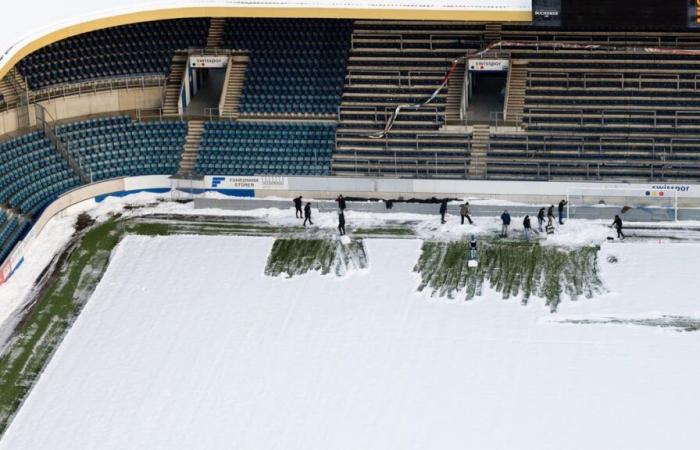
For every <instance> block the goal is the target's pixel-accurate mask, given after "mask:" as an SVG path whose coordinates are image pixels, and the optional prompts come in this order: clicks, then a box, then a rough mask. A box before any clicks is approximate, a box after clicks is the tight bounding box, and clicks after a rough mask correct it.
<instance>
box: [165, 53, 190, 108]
mask: <svg viewBox="0 0 700 450" xmlns="http://www.w3.org/2000/svg"><path fill="white" fill-rule="evenodd" d="M186 66H187V54H186V53H184V52H177V53H175V55H174V56H173V60H172V62H171V64H170V74H169V75H168V79H167V80H166V83H165V91H164V94H163V115H164V116H166V117H173V116H178V115H179V112H178V103H179V101H180V88H181V87H182V77H183V76H184V74H185V69H186Z"/></svg>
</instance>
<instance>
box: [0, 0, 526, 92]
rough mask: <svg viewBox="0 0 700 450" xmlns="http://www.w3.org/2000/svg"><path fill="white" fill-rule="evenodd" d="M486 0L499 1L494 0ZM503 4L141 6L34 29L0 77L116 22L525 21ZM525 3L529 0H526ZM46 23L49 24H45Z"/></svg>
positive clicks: (5, 57) (6, 58)
mask: <svg viewBox="0 0 700 450" xmlns="http://www.w3.org/2000/svg"><path fill="white" fill-rule="evenodd" d="M490 3H499V2H498V0H496V1H492V2H490ZM500 3H501V4H503V3H509V4H511V6H512V9H507V7H504V6H502V5H501V6H500V7H497V6H495V7H493V8H488V7H485V8H483V9H454V8H452V9H451V8H435V9H424V8H355V7H346V8H343V7H313V8H312V7H305V6H292V7H277V6H173V7H162V8H157V9H151V10H145V11H131V12H122V13H116V14H113V15H105V16H101V17H99V16H98V17H94V18H90V19H87V20H84V21H80V22H76V23H73V24H70V25H64V26H61V27H58V28H56V27H54V28H50V29H49V30H48V31H44V32H41V33H37V34H33V35H32V36H30V37H27V38H24V39H22V40H20V41H19V42H17V43H15V44H13V45H11V46H9V48H7V49H5V50H6V51H4V54H2V55H0V79H2V78H3V77H5V75H7V73H8V72H9V71H10V70H11V69H12V68H13V67H14V66H15V65H16V64H17V62H19V61H20V60H21V59H22V58H24V57H25V56H27V55H29V54H31V53H33V52H34V51H36V50H38V49H40V48H42V47H45V46H47V45H49V44H52V43H54V42H57V41H60V40H63V39H66V38H69V37H71V36H75V35H78V34H82V33H87V32H90V31H96V30H100V29H103V28H110V27H115V26H121V25H129V24H134V23H140V22H150V21H155V20H168V19H188V18H196V17H213V18H228V17H232V18H233V17H244V18H246V17H249V18H315V19H383V20H446V21H447V20H449V21H471V22H489V21H493V22H529V21H530V20H531V19H532V11H531V9H522V8H518V6H515V5H513V4H514V3H522V1H519V2H518V1H517V0H516V1H512V0H511V1H506V2H503V1H501V2H500ZM527 3H529V2H527ZM47 28H48V27H47Z"/></svg>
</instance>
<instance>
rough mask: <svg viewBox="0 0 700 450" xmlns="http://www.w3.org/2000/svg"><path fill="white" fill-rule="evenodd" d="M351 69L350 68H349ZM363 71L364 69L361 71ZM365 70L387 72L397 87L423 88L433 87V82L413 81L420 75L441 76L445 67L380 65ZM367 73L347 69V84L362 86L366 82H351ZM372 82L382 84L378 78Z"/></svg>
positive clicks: (363, 77)
mask: <svg viewBox="0 0 700 450" xmlns="http://www.w3.org/2000/svg"><path fill="white" fill-rule="evenodd" d="M351 70H352V69H351ZM363 72H365V71H363ZM366 72H372V73H373V74H375V73H381V74H387V75H391V76H393V78H394V79H393V80H391V81H392V83H391V84H396V87H399V88H413V87H423V88H425V89H434V88H435V84H434V83H433V84H426V85H422V84H421V85H419V84H416V83H414V81H415V80H416V79H417V78H418V77H421V76H428V75H433V76H435V77H436V79H437V78H438V77H443V76H444V75H445V69H436V68H430V67H426V68H425V69H407V70H396V69H385V68H381V67H377V68H376V69H374V68H373V69H371V70H367V71H366ZM366 77H367V75H366V74H365V73H356V72H352V71H349V72H348V74H347V80H348V86H364V85H366V84H367V83H359V84H357V82H355V83H356V84H353V80H358V79H367V78H366ZM373 82H374V84H384V82H382V81H378V80H373Z"/></svg>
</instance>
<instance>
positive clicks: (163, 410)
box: [0, 236, 700, 450]
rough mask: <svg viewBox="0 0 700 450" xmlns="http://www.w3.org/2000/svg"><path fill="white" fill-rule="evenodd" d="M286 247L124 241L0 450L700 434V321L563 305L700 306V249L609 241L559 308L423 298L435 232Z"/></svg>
mask: <svg viewBox="0 0 700 450" xmlns="http://www.w3.org/2000/svg"><path fill="white" fill-rule="evenodd" d="M272 242H273V240H272V238H252V237H213V236H210V237H205V236H177V237H161V238H145V237H128V238H126V239H125V240H124V241H123V242H122V243H121V244H120V245H119V246H118V248H117V249H116V251H115V255H114V259H113V261H112V263H111V265H110V267H109V268H108V270H107V273H106V274H105V277H104V278H103V280H102V282H101V283H100V285H99V286H98V288H97V290H96V292H95V293H94V295H93V297H92V299H91V300H90V302H89V303H88V304H87V306H86V307H85V309H84V311H83V313H82V314H81V316H80V317H79V318H78V319H77V321H76V322H75V325H74V326H73V328H72V329H71V330H70V332H69V333H68V335H67V337H66V339H65V341H64V342H63V343H62V345H61V346H60V348H59V350H58V351H57V353H56V355H55V357H54V358H53V359H52V361H51V362H50V363H49V365H48V367H47V369H46V371H45V372H44V373H43V375H42V376H41V378H40V380H39V381H38V382H37V384H36V386H35V388H34V390H33V391H32V392H31V394H30V395H29V397H28V399H27V401H26V403H25V404H24V405H23V407H22V408H21V410H20V411H19V413H18V414H17V416H16V418H15V420H14V421H13V422H12V424H11V425H10V427H9V428H8V430H7V432H6V434H5V436H4V438H3V439H2V441H1V442H0V449H2V450H29V449H32V450H34V449H53V450H64V449H65V450H68V449H70V450H80V449H91V450H92V449H100V450H112V449H114V450H116V449H120V450H121V449H149V450H155V449H168V450H178V449H255V450H262V449H285V450H292V449H300V450H302V449H303V450H316V449H318V450H321V449H322V450H330V449H332V450H341V449H348V450H358V449H362V450H373V449H377V450H390V449H400V450H406V449H421V450H425V449H441V450H442V449H460V450H463V449H508V450H514V449H533V450H546V449H552V450H562V449H567V450H575V449H582V450H584V449H585V450H591V449H634V450H642V449H654V450H658V449H663V448H674V449H696V448H697V432H696V430H697V419H698V402H697V399H698V398H700V383H698V380H699V379H700V359H699V358H698V355H700V333H688V332H678V331H674V330H673V329H669V328H655V327H643V326H632V325H611V324H604V325H603V324H596V325H574V324H561V323H555V320H557V319H560V318H563V317H572V316H576V317H589V316H594V317H598V316H611V315H612V316H618V317H626V315H627V314H628V313H629V315H631V316H634V317H647V316H649V315H655V314H670V313H682V314H685V315H693V316H695V317H698V316H699V315H700V314H699V313H700V307H699V306H698V303H697V298H698V296H697V295H696V293H695V292H694V290H693V287H694V286H697V284H696V283H695V277H696V275H695V267H698V263H700V246H698V245H692V244H619V245H618V244H612V245H607V244H606V245H605V246H604V249H603V251H602V256H601V265H602V274H603V278H604V281H605V283H606V286H607V287H608V288H609V290H610V291H611V292H610V293H608V294H605V295H602V296H600V297H598V298H596V299H588V300H584V299H581V300H579V301H578V302H570V301H567V302H565V303H562V308H561V310H562V314H554V315H552V314H550V313H549V309H548V308H546V307H545V306H544V304H543V302H542V301H538V300H536V299H532V300H531V302H530V303H529V304H528V305H527V306H522V305H521V304H520V302H519V301H518V300H517V299H512V300H507V301H504V300H502V299H501V297H500V294H499V295H496V294H493V293H489V292H485V293H484V296H483V297H481V298H480V299H478V300H474V301H471V302H464V301H445V300H434V299H430V298H428V297H427V296H426V295H423V294H417V293H416V292H415V291H416V285H417V278H416V275H415V274H414V273H412V268H413V265H414V264H415V262H416V261H417V259H418V257H419V253H420V245H421V243H420V241H418V240H367V241H365V243H366V246H367V252H368V257H369V264H370V268H369V269H368V270H366V271H362V272H355V273H352V274H350V275H348V276H346V277H343V278H336V277H334V276H321V275H318V274H308V275H304V276H300V277H295V278H292V279H284V278H269V277H265V276H264V275H263V269H264V266H265V260H266V257H267V254H268V252H269V250H270V248H271V246H272ZM611 254H614V255H615V256H617V257H618V259H619V262H618V263H617V264H609V263H607V262H605V259H604V258H605V256H607V255H611Z"/></svg>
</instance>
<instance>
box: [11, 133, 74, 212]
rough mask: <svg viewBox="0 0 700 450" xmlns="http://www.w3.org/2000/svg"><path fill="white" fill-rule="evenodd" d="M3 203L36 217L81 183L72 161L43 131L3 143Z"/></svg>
mask: <svg viewBox="0 0 700 450" xmlns="http://www.w3.org/2000/svg"><path fill="white" fill-rule="evenodd" d="M0 155H1V158H2V163H0V203H2V204H4V205H7V206H8V207H9V208H12V209H16V210H17V211H20V212H21V213H22V214H25V215H28V216H33V215H35V214H36V213H37V212H39V211H40V210H41V209H43V207H45V206H46V205H47V204H48V203H50V202H51V201H53V200H54V199H56V198H57V197H58V196H59V195H60V194H61V193H63V192H65V191H67V190H69V189H71V188H74V187H76V186H78V185H79V184H80V181H79V179H78V177H77V175H76V174H75V173H74V172H73V171H72V170H71V168H70V166H69V165H68V163H67V162H66V161H65V160H64V159H63V158H62V157H61V156H60V155H59V153H58V152H57V151H56V150H55V149H54V148H53V146H52V144H51V142H50V141H49V140H48V139H46V138H45V137H44V135H43V133H41V132H34V133H30V134H28V135H24V136H20V137H18V138H14V139H11V140H9V141H7V142H5V143H3V144H0Z"/></svg>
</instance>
